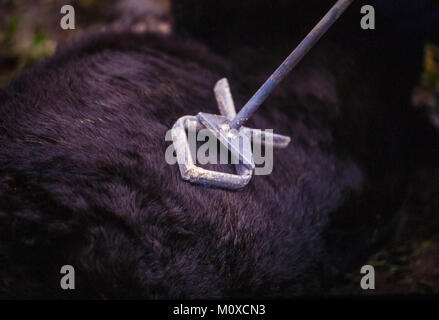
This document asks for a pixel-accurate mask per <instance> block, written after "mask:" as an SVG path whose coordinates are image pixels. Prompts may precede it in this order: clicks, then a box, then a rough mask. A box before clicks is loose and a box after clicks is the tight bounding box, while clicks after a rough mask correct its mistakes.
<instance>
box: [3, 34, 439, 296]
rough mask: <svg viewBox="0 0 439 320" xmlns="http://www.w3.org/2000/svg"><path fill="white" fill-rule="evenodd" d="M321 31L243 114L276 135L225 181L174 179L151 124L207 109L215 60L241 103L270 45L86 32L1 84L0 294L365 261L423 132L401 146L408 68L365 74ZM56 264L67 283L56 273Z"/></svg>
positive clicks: (180, 291)
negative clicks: (231, 187) (252, 173)
mask: <svg viewBox="0 0 439 320" xmlns="http://www.w3.org/2000/svg"><path fill="white" fill-rule="evenodd" d="M329 46H330V48H331V51H330V52H331V53H330V54H327V52H329V51H328V49H327V47H326V48H324V47H320V50H319V49H317V50H316V51H315V52H314V53H313V54H312V55H311V56H310V57H309V59H308V62H307V63H304V64H302V65H301V66H300V67H299V68H298V69H297V71H295V73H294V74H293V75H292V76H291V77H289V79H287V80H286V81H285V82H284V83H283V84H282V86H281V87H280V88H279V89H278V90H276V92H275V94H274V95H273V96H272V97H271V98H270V99H269V100H268V101H267V103H266V106H265V107H263V108H261V111H260V112H258V114H257V115H255V117H254V119H252V121H251V125H252V126H255V127H260V128H274V129H275V130H276V132H279V133H283V134H287V135H290V136H291V137H292V143H291V145H290V146H289V147H288V148H287V149H285V150H280V151H279V150H277V151H276V152H275V155H274V161H275V163H274V171H273V173H272V174H271V175H270V176H256V177H254V178H253V180H252V181H251V183H250V184H249V186H248V187H246V188H245V189H244V190H242V191H240V192H230V191H225V190H215V189H208V188H202V187H200V186H195V185H191V184H189V183H186V182H183V181H182V180H181V178H180V175H179V171H178V168H177V166H170V165H168V164H166V162H165V159H164V152H165V149H166V147H167V146H168V144H169V143H167V142H165V139H164V136H165V132H166V131H167V130H168V129H169V128H171V126H172V125H173V123H174V122H175V120H176V119H178V118H179V117H180V116H183V115H188V114H192V115H194V114H196V113H197V112H199V111H206V112H212V113H217V108H216V103H215V100H214V97H213V93H212V88H213V86H214V84H215V82H216V81H217V80H219V79H220V78H222V77H224V76H227V77H228V78H229V81H230V83H231V86H232V92H233V95H234V98H235V100H236V104H237V106H241V105H242V104H243V103H244V102H245V100H246V99H248V97H249V95H250V94H251V93H252V90H253V89H254V88H256V87H257V85H258V84H260V83H261V82H262V81H263V79H264V78H265V77H266V76H267V75H268V74H269V72H271V70H272V69H273V67H274V66H275V65H276V64H277V62H278V61H280V60H278V58H279V57H281V56H282V55H283V51H284V50H283V49H276V50H273V53H272V55H270V56H267V55H259V53H258V52H259V51H258V50H256V49H254V48H252V49H250V53H252V54H250V55H247V56H245V57H244V59H243V60H246V62H245V63H243V64H240V63H239V59H238V58H237V57H230V56H229V57H227V58H221V57H219V56H217V55H215V54H213V53H211V52H210V51H209V50H208V49H206V48H205V47H204V46H202V45H201V44H198V43H195V42H192V41H189V40H182V39H181V38H177V37H174V36H172V37H161V36H154V35H134V34H130V33H121V34H117V33H114V32H110V33H108V34H106V33H101V34H96V35H92V36H88V37H86V38H84V39H83V40H81V41H79V42H76V43H74V44H72V45H70V46H64V47H61V48H60V49H59V50H58V52H57V53H56V54H55V56H54V57H52V58H50V59H49V60H47V61H45V62H43V63H41V64H39V65H37V66H36V67H34V68H32V69H30V70H28V71H26V72H24V73H23V74H22V75H20V76H19V77H18V78H16V79H15V80H14V81H12V83H11V84H10V85H9V86H7V87H6V88H3V89H1V91H0V146H1V148H0V297H2V298H35V297H64V298H77V297H82V298H120V297H124V298H129V297H136V298H206V297H281V296H282V297H285V296H292V295H301V294H322V293H323V292H324V291H323V290H324V289H325V288H328V286H330V285H331V283H332V281H333V279H335V278H336V277H337V276H338V275H340V274H342V273H343V272H346V271H347V270H349V269H350V268H352V267H354V266H357V265H358V264H360V263H362V262H364V259H365V258H366V257H367V256H368V255H369V254H370V253H371V252H373V250H375V249H376V248H377V247H378V245H380V244H381V243H382V242H383V241H384V240H385V239H386V238H388V237H389V236H390V235H391V230H392V229H393V228H394V226H395V224H396V223H395V222H396V219H397V214H396V213H397V210H398V208H399V207H400V206H401V203H402V201H403V199H404V194H405V192H406V181H407V178H408V176H409V174H410V170H411V168H412V167H415V166H418V165H420V163H424V159H425V158H424V157H423V156H422V152H423V148H422V147H421V146H419V150H420V153H419V154H417V156H416V157H413V159H408V160H407V161H406V160H404V161H400V159H407V158H404V157H405V156H407V155H408V154H409V149H410V148H411V147H413V146H414V145H413V144H412V142H411V140H410V139H413V137H417V136H418V135H419V136H421V137H424V131H425V130H427V131H428V129H425V128H424V125H425V126H426V127H428V123H427V122H426V121H425V122H424V115H423V114H421V113H420V112H415V111H412V110H411V109H409V107H408V104H409V100H408V93H407V91H406V90H408V89H409V88H410V86H411V85H412V83H413V81H414V80H413V78H412V77H411V76H409V75H407V76H403V77H401V79H400V80H399V82H398V85H392V84H389V83H387V82H386V81H387V80H388V79H389V77H384V78H381V76H383V75H385V70H382V67H383V62H382V61H386V62H389V61H391V60H385V59H384V58H383V60H380V63H379V64H376V63H375V62H377V61H378V60H376V61H367V60H361V61H356V60H355V59H356V58H355V56H354V55H351V56H348V55H346V56H344V54H345V52H346V51H343V50H345V49H344V48H339V47H338V46H335V45H332V47H331V44H329ZM242 52H243V51H241V53H242ZM263 52H264V51H263ZM341 57H343V58H341ZM345 57H346V59H345ZM374 57H376V58H377V59H378V55H376V56H374ZM385 58H387V56H385ZM258 59H261V60H258ZM380 59H381V58H380ZM255 66H258V67H257V68H255ZM390 66H391V67H392V66H394V67H395V68H396V63H395V64H393V65H392V64H390ZM245 68H248V69H245ZM366 70H367V71H370V72H364V71H366ZM362 72H364V73H362ZM407 72H409V71H407ZM410 72H411V71H410ZM382 86H385V89H382ZM401 92H403V94H401ZM395 110H400V112H399V113H398V112H396V113H395V112H394V111H395ZM409 120H410V121H409ZM387 126H390V127H387ZM409 129H412V130H413V133H412V132H408V131H407V130H409ZM395 130H396V131H395ZM431 130H433V129H431ZM431 132H434V131H428V133H431ZM407 141H409V142H408V143H407ZM414 158H416V159H414ZM397 161H398V162H397ZM222 170H224V168H222ZM226 170H227V169H226ZM66 264H71V265H73V266H74V267H75V269H76V281H77V283H76V290H74V291H63V290H61V289H60V286H59V281H60V278H61V275H60V273H59V272H60V268H61V266H62V265H66Z"/></svg>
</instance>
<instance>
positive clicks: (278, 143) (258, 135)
mask: <svg viewBox="0 0 439 320" xmlns="http://www.w3.org/2000/svg"><path fill="white" fill-rule="evenodd" d="M241 130H242V132H243V133H244V134H245V135H246V136H247V137H249V139H251V140H252V141H253V143H258V142H261V144H263V145H266V146H272V147H274V148H280V149H284V148H286V147H288V145H289V144H290V142H291V138H290V137H288V136H284V135H281V134H277V133H272V132H268V131H262V130H260V129H251V128H247V127H241Z"/></svg>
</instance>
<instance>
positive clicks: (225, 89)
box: [213, 78, 236, 120]
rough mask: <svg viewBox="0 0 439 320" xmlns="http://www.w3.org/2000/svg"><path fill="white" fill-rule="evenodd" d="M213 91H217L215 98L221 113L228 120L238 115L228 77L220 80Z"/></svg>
mask: <svg viewBox="0 0 439 320" xmlns="http://www.w3.org/2000/svg"><path fill="white" fill-rule="evenodd" d="M213 91H214V92H215V98H216V101H217V103H218V108H219V111H220V113H221V115H222V116H225V117H226V118H227V120H232V119H233V118H234V117H235V116H236V109H235V104H234V103H233V98H232V93H231V92H230V86H229V82H228V81H227V79H226V78H223V79H221V80H219V81H218V82H217V83H216V85H215V88H214V89H213Z"/></svg>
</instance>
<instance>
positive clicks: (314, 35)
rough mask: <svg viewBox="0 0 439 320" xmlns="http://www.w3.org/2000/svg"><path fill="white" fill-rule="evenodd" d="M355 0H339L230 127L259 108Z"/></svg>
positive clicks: (240, 124)
mask: <svg viewBox="0 0 439 320" xmlns="http://www.w3.org/2000/svg"><path fill="white" fill-rule="evenodd" d="M353 1H354V0H338V1H337V3H336V4H335V5H334V6H333V7H332V8H331V10H329V11H328V13H327V14H326V15H325V16H324V17H323V18H322V20H320V22H319V23H318V24H317V25H316V26H315V27H314V29H312V30H311V32H310V33H309V34H308V35H307V36H306V37H305V39H303V41H302V42H301V43H300V44H299V45H298V46H297V48H296V49H294V51H293V52H292V53H291V54H290V55H289V56H288V58H286V59H285V61H284V62H283V63H282V64H281V65H280V66H279V68H277V69H276V71H275V72H274V73H273V74H272V75H271V76H270V78H268V80H267V81H266V82H265V83H264V84H263V85H262V86H261V87H260V88H259V90H258V91H257V92H256V93H255V94H254V95H253V97H252V98H251V99H250V100H249V101H248V102H247V103H246V105H245V106H244V107H243V108H242V109H241V111H239V113H238V114H237V115H236V117H235V118H233V120H232V121H231V122H230V128H232V129H238V128H240V127H241V126H242V125H243V124H244V122H246V121H247V120H248V118H250V117H251V116H252V114H253V113H255V112H256V110H258V108H259V107H260V105H261V104H262V103H263V102H264V101H265V99H267V97H268V96H269V95H270V94H271V92H272V91H273V90H274V89H275V88H276V87H277V85H278V84H279V83H280V82H281V81H282V80H283V79H284V78H285V76H286V75H287V74H288V73H289V72H290V71H291V70H292V69H293V68H294V67H295V66H296V65H297V64H298V63H299V62H300V61H301V60H302V58H303V57H304V56H305V55H306V54H307V53H308V52H309V50H311V48H312V47H313V46H314V45H315V44H316V43H317V41H319V40H320V38H321V37H322V36H323V35H324V34H325V33H326V31H328V29H329V28H330V27H331V26H332V25H333V24H334V23H335V22H336V21H337V19H338V18H339V17H340V16H341V15H342V14H343V12H344V11H345V10H346V9H347V8H348V7H349V5H350V4H351V3H352V2H353Z"/></svg>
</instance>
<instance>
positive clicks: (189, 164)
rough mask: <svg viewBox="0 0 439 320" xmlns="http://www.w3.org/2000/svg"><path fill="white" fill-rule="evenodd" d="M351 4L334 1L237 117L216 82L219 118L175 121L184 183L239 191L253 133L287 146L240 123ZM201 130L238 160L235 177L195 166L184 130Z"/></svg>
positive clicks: (250, 166) (249, 163)
mask: <svg viewBox="0 0 439 320" xmlns="http://www.w3.org/2000/svg"><path fill="white" fill-rule="evenodd" d="M352 2H353V0H339V1H337V3H336V4H335V5H334V6H333V7H332V8H331V9H330V10H329V12H328V13H327V14H326V15H325V16H324V17H323V18H322V19H321V20H320V22H319V23H318V24H317V25H316V26H315V27H314V29H313V30H312V31H311V32H310V33H309V34H308V35H307V36H306V37H305V39H304V40H303V41H302V42H301V43H300V44H299V45H298V46H297V48H296V49H295V50H294V51H293V52H292V53H291V54H290V55H289V56H288V57H287V59H286V60H285V61H284V62H283V63H282V64H281V65H280V66H279V68H277V70H276V71H275V72H274V73H273V74H272V75H271V76H270V77H269V78H268V80H267V81H266V82H265V83H264V84H263V85H262V86H261V87H260V88H259V90H258V91H257V92H256V93H255V94H254V95H253V97H252V98H251V99H250V100H249V101H248V102H247V103H246V105H245V106H244V107H243V108H242V109H241V111H240V112H239V113H238V114H236V110H235V105H234V103H233V98H232V94H231V92H230V88H229V84H228V82H227V79H222V80H220V81H218V82H217V84H216V85H215V88H214V92H215V97H216V101H217V103H218V108H219V110H220V114H221V115H215V114H209V113H203V112H200V113H198V115H197V116H196V117H195V116H184V117H181V118H180V119H178V120H177V122H176V123H175V124H174V126H173V128H172V141H173V144H174V148H175V151H176V154H177V162H178V165H179V168H180V173H181V176H182V178H183V179H184V180H188V181H190V182H192V183H196V184H201V185H204V186H207V187H218V188H225V189H230V190H237V189H241V188H243V187H245V186H246V185H247V184H248V183H249V182H250V180H251V177H252V175H253V171H254V169H255V164H254V161H253V154H252V150H251V143H250V139H251V138H252V137H253V136H254V134H259V137H261V138H262V143H264V144H265V143H267V141H270V144H272V146H273V147H277V148H285V147H287V146H288V144H289V143H290V140H291V139H290V138H289V137H287V136H283V135H279V134H273V133H269V132H263V131H260V130H256V129H251V128H247V127H244V126H243V124H244V123H245V122H246V121H247V120H248V119H249V118H250V117H251V115H253V113H255V112H256V110H257V109H258V108H259V107H260V105H261V104H262V103H263V102H264V101H265V99H266V98H267V97H268V96H269V95H270V94H271V92H272V91H273V90H274V89H275V88H276V87H277V85H278V84H279V83H280V82H281V81H282V80H283V79H284V78H285V76H286V75H287V74H288V73H289V72H290V71H291V70H292V69H293V68H294V67H295V66H296V65H297V64H298V63H299V62H300V61H301V60H302V58H303V57H304V56H305V55H306V54H307V53H308V51H309V50H310V49H311V48H312V47H313V46H314V45H315V44H316V43H317V42H318V40H319V39H320V38H321V37H322V36H323V34H325V32H326V31H327V30H328V29H329V28H330V27H331V26H332V25H333V24H334V23H335V21H336V20H337V19H338V18H339V17H340V16H341V14H342V13H343V12H344V11H345V10H346V9H347V8H348V7H349V5H350V4H351V3H352ZM202 128H207V129H208V130H209V131H210V132H211V133H212V134H213V135H214V136H215V137H216V138H217V139H218V141H220V142H221V144H222V145H224V146H225V147H227V149H228V150H229V151H230V153H231V156H232V157H233V158H235V159H237V160H238V162H237V164H236V165H235V167H236V174H230V173H223V172H218V171H211V170H206V169H203V168H200V167H198V166H196V165H195V163H194V160H193V158H192V155H191V152H190V147H189V143H188V140H187V135H186V130H189V129H192V130H199V129H202Z"/></svg>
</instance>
